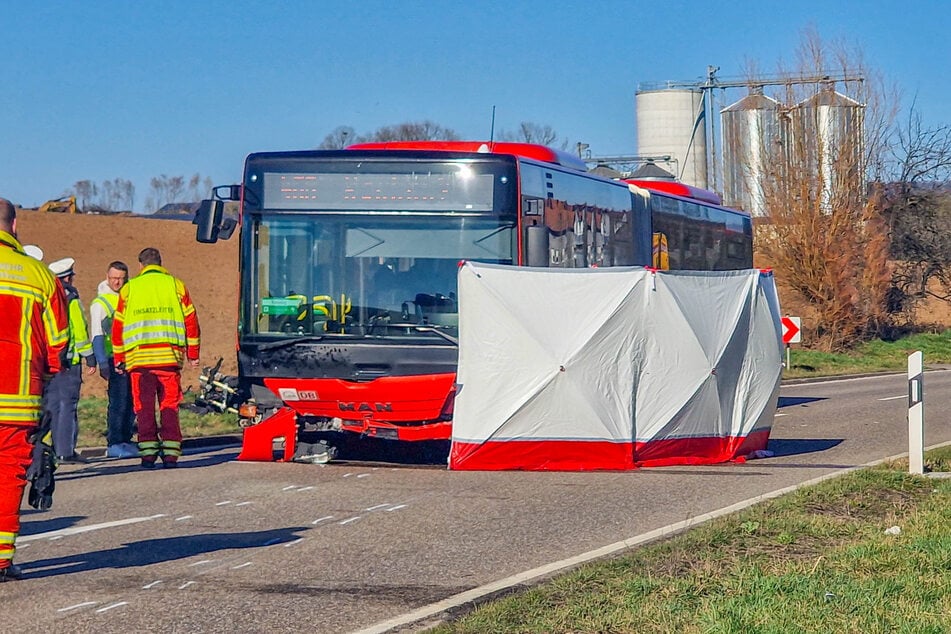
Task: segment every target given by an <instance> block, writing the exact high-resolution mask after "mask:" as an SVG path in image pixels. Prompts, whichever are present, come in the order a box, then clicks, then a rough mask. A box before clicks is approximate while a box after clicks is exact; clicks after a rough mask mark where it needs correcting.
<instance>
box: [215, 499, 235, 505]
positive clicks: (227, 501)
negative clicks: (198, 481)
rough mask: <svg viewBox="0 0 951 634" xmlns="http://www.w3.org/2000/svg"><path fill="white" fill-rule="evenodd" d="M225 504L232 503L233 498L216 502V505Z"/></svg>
mask: <svg viewBox="0 0 951 634" xmlns="http://www.w3.org/2000/svg"><path fill="white" fill-rule="evenodd" d="M225 504H231V500H225V501H224V502H215V506H224V505H225Z"/></svg>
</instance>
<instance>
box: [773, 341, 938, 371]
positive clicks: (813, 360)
mask: <svg viewBox="0 0 951 634" xmlns="http://www.w3.org/2000/svg"><path fill="white" fill-rule="evenodd" d="M917 350H921V351H922V353H923V355H924V361H925V365H926V366H928V365H941V364H951V331H945V332H943V333H940V334H934V333H931V334H916V335H911V336H909V337H904V338H902V339H898V340H896V341H881V340H877V341H870V342H867V343H863V344H862V345H860V346H859V347H857V348H855V349H854V350H852V351H850V352H847V353H837V354H836V353H828V352H819V351H817V350H806V349H803V348H799V347H798V346H793V347H792V348H791V349H790V367H788V368H786V369H785V370H783V378H784V379H795V378H803V377H820V376H835V375H842V374H865V373H869V372H888V371H903V370H906V369H907V368H908V355H910V354H911V353H912V352H915V351H917Z"/></svg>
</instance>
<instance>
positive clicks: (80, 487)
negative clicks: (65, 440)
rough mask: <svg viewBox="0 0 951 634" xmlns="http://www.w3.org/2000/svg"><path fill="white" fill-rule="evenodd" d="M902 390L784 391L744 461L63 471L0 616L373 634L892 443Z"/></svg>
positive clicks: (100, 465)
mask: <svg viewBox="0 0 951 634" xmlns="http://www.w3.org/2000/svg"><path fill="white" fill-rule="evenodd" d="M906 389H907V388H906V381H905V378H904V377H903V376H899V375H893V376H888V377H881V376H879V377H870V378H857V379H849V380H839V381H825V382H819V383H808V384H800V385H786V386H784V388H783V390H782V396H781V401H780V409H779V411H778V413H777V418H776V421H775V424H774V427H773V431H772V435H771V440H770V449H771V450H772V451H774V452H775V456H774V457H771V458H765V459H760V460H754V461H750V462H747V463H744V464H726V465H715V466H698V467H669V468H657V469H642V470H639V471H634V472H624V473H616V472H608V473H602V472H592V473H535V472H529V473H523V472H503V473H499V472H494V473H488V472H487V473H481V472H450V471H446V470H445V469H443V468H439V467H432V466H429V467H419V466H415V467H414V466H410V467H407V466H394V465H370V464H365V463H361V464H356V463H350V464H348V463H331V464H329V465H322V466H318V465H304V464H280V463H243V462H242V463H239V462H237V461H235V460H234V457H235V455H236V450H235V449H233V448H231V449H218V450H204V451H201V452H199V453H195V454H191V455H187V456H186V457H185V459H184V460H183V463H182V466H181V468H179V469H177V470H168V471H163V470H161V469H159V470H156V471H142V470H140V469H139V468H138V465H137V461H130V460H109V461H101V462H96V463H93V464H90V465H77V466H68V467H63V468H62V469H61V472H60V473H59V476H60V477H59V480H58V483H57V490H56V498H55V503H54V507H53V509H52V510H51V511H47V512H44V513H39V512H32V511H28V512H26V513H25V515H24V517H23V520H24V521H23V530H22V534H21V538H20V540H19V542H18V551H17V562H18V563H19V564H21V565H22V566H23V568H24V569H25V570H26V572H27V578H26V579H24V580H23V581H20V582H17V583H8V584H3V586H0V588H2V596H3V603H4V608H5V614H4V619H5V624H4V627H5V629H6V631H27V630H32V631H41V632H42V631H56V632H125V631H129V630H155V631H163V632H255V633H258V632H304V631H306V632H315V631H316V632H353V631H358V630H363V629H366V630H367V631H374V630H377V631H378V630H382V629H386V627H388V626H390V625H395V624H398V623H400V622H401V620H405V619H401V618H400V616H401V615H406V614H408V613H410V612H412V611H413V610H417V609H420V608H423V607H424V606H428V605H431V604H433V603H435V602H438V601H442V600H446V599H449V598H451V597H454V596H456V595H459V594H460V593H464V592H469V591H472V590H473V589H474V588H480V587H482V586H485V585H486V584H492V583H494V582H497V581H499V580H503V579H507V578H509V577H514V578H516V579H518V580H531V578H532V577H537V576H538V575H539V574H542V573H543V572H551V571H554V570H556V569H558V568H560V567H563V566H564V565H565V562H566V560H569V559H571V558H575V559H574V560H572V561H578V560H582V559H585V558H586V555H585V553H591V552H593V551H598V549H601V551H600V552H607V551H608V550H616V549H618V548H619V547H620V546H619V544H620V545H621V546H623V545H624V543H627V544H634V543H636V538H637V536H639V535H644V534H645V533H649V532H651V531H657V532H663V531H664V530H666V529H665V527H676V526H677V525H678V523H680V522H684V521H685V520H688V519H689V518H692V517H695V516H698V515H703V514H705V513H711V512H714V511H716V510H717V509H722V508H724V507H728V506H730V505H735V504H738V503H742V502H743V501H746V500H750V499H751V498H757V497H759V496H763V495H767V494H769V493H770V492H773V491H776V490H779V489H783V488H785V487H790V486H793V485H796V484H798V483H801V482H805V481H809V480H812V479H815V478H817V477H820V476H824V475H826V474H830V473H832V472H835V471H839V470H842V469H847V468H851V467H855V466H858V465H863V464H866V463H869V462H871V461H875V460H879V459H882V458H884V457H887V456H894V455H897V454H901V453H904V452H906V451H907V434H906V432H907V409H906V408H907V400H906V398H907V397H906ZM925 396H926V406H925V407H926V409H925V412H926V413H925V416H926V444H927V445H936V444H941V443H946V442H949V441H951V424H949V420H948V418H949V415H948V412H949V411H951V372H932V373H928V374H927V375H926V378H925ZM625 540H629V541H626V542H625ZM554 562H561V563H554ZM546 567H547V568H546ZM526 571H534V572H532V573H530V574H524V573H525V572H526ZM500 585H505V584H504V583H503V584H500ZM475 594H478V592H476V593H475Z"/></svg>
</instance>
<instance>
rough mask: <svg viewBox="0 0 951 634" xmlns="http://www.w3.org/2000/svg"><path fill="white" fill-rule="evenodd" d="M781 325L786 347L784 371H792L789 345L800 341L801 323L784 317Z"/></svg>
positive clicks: (795, 319) (798, 320)
mask: <svg viewBox="0 0 951 634" xmlns="http://www.w3.org/2000/svg"><path fill="white" fill-rule="evenodd" d="M780 322H781V323H782V325H783V343H784V344H785V345H786V369H787V370H791V369H792V361H791V360H790V358H789V357H790V354H789V344H791V343H799V342H800V341H802V321H800V319H799V318H798V317H790V316H789V315H786V316H784V317H783V318H782V319H780Z"/></svg>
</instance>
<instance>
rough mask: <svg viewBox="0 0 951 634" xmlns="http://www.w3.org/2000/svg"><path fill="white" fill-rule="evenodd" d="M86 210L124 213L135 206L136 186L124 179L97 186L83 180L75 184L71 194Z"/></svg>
mask: <svg viewBox="0 0 951 634" xmlns="http://www.w3.org/2000/svg"><path fill="white" fill-rule="evenodd" d="M70 193H72V194H73V195H75V196H76V198H77V200H78V201H79V206H80V208H82V209H84V210H87V211H89V210H99V211H124V210H130V209H132V207H133V205H134V204H135V185H133V184H132V181H129V180H126V179H124V178H114V179H112V180H111V181H109V180H107V181H102V183H100V184H98V185H97V184H96V183H94V182H93V181H90V180H81V181H77V182H76V183H74V184H73V187H72V190H71V192H70Z"/></svg>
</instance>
